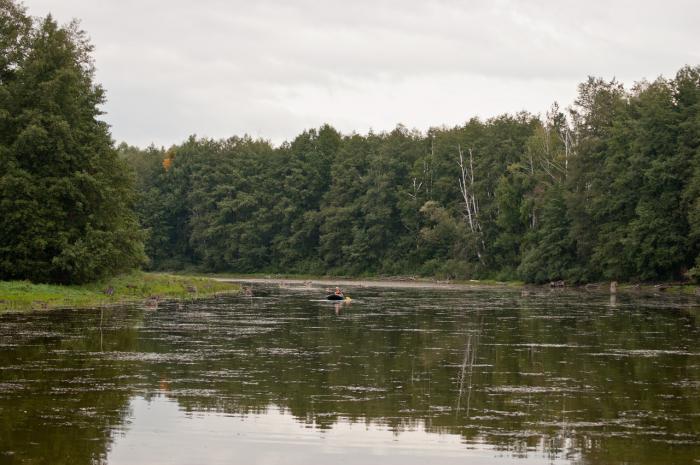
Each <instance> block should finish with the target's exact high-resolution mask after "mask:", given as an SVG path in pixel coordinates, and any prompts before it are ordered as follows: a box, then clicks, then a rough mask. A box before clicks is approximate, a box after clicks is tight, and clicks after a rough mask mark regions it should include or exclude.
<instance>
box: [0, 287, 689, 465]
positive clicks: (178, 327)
mask: <svg viewBox="0 0 700 465" xmlns="http://www.w3.org/2000/svg"><path fill="white" fill-rule="evenodd" d="M319 295H322V294H320V293H319V292H318V290H314V289H308V288H297V289H295V288H284V289H277V288H270V289H257V288H256V292H255V295H254V296H246V297H244V296H241V297H233V298H232V297H220V298H216V299H213V300H210V301H206V302H198V303H196V304H193V303H187V304H184V305H174V304H167V303H166V304H163V303H161V305H160V307H159V309H158V310H155V311H154V310H151V309H146V308H138V307H124V308H118V309H105V310H103V311H97V312H95V311H92V312H89V311H61V312H51V313H37V314H24V315H5V316H2V317H0V463H10V464H15V463H52V464H60V463H66V464H68V463H70V464H88V463H111V464H115V463H127V461H128V463H134V464H137V463H155V462H156V461H157V460H156V458H157V457H161V458H162V457H164V456H163V455H162V454H166V453H169V451H171V450H173V449H174V448H175V446H176V445H177V444H181V441H189V439H184V438H183V437H184V436H192V438H193V439H192V440H193V441H195V438H196V441H195V442H193V446H192V447H194V446H195V445H202V446H207V447H208V448H209V449H208V451H209V452H208V453H209V454H214V456H215V457H218V458H225V457H228V456H229V455H227V454H228V451H230V450H231V449H232V448H234V449H235V450H237V451H238V450H240V451H241V453H243V452H242V451H244V450H245V451H246V452H245V453H246V454H249V456H248V458H247V460H244V461H243V462H245V463H255V462H256V461H262V460H263V459H265V457H263V455H255V454H256V452H255V451H256V450H257V451H258V453H260V450H262V449H261V448H260V447H257V449H256V448H255V447H253V444H258V445H259V444H260V442H261V441H262V443H267V442H270V441H272V443H274V444H275V446H274V447H265V448H263V449H264V450H265V451H268V452H270V453H272V454H274V451H275V450H276V449H277V448H278V445H277V444H278V443H279V444H286V446H284V447H282V448H281V449H280V451H282V452H281V453H282V454H283V455H281V457H282V458H285V457H286V458H288V460H287V461H286V462H285V461H284V460H283V461H282V463H299V462H304V463H314V461H317V462H319V463H320V461H321V460H323V461H324V462H327V461H328V456H327V455H325V454H326V452H324V451H326V450H331V451H333V452H332V453H334V454H343V455H342V460H344V461H346V462H348V463H358V462H362V463H367V462H368V461H369V462H373V461H376V460H374V459H371V457H373V456H374V455H377V454H379V455H381V454H387V455H392V456H393V455H397V454H398V455H400V454H401V451H402V450H404V449H405V447H406V446H407V445H410V444H413V445H414V446H415V447H417V448H418V449H420V451H419V452H416V450H413V449H411V454H417V456H420V457H422V458H423V460H422V461H421V463H425V462H427V461H433V462H436V463H437V462H439V463H449V460H451V459H449V458H450V457H452V458H454V459H455V461H457V460H460V461H464V460H466V459H469V461H470V463H488V464H496V463H505V462H506V461H507V460H513V461H514V463H523V464H525V463H528V462H529V461H532V462H533V463H543V462H546V463H549V462H561V463H570V464H591V465H593V464H622V463H639V464H657V463H658V464H662V463H663V464H674V463H676V464H687V463H693V460H695V458H697V457H700V433H699V432H700V390H699V389H698V388H700V338H699V337H698V336H700V331H699V330H698V327H697V323H696V320H695V317H694V315H695V312H696V311H695V310H693V309H692V308H690V304H689V303H687V302H683V301H671V300H641V299H639V300H633V301H630V300H629V297H625V296H623V295H618V296H617V298H616V301H615V303H614V305H615V307H612V306H611V302H610V300H609V296H608V295H586V294H567V293H556V294H553V295H532V294H527V295H521V294H520V292H512V291H508V290H500V291H495V290H492V289H489V290H469V291H444V290H440V291H436V290H421V289H413V290H400V291H392V290H389V289H356V290H354V292H353V297H356V299H357V300H355V301H353V302H352V305H346V304H341V305H340V306H336V305H335V304H333V303H329V302H323V301H319V300H318V296H319ZM234 420H235V421H234ZM234 431H235V432H236V433H235V434H236V435H239V434H240V435H242V438H239V436H235V438H234V436H233V432H234ZM166 433H167V434H166ZM266 435H267V436H266ZM251 438H253V439H254V440H253V439H251ZM295 438H297V439H299V438H301V439H299V441H301V442H299V441H297V439H295ZM329 438H336V439H337V443H333V441H331V440H330V439H329ZM168 441H172V442H170V443H168ZM232 441H233V442H232ZM256 441H257V442H256ZM266 441H267V442H266ZM275 441H277V442H275ZM166 443H168V444H170V445H166ZM232 444H235V447H233V446H232ZM298 444H306V445H313V447H300V446H299V445H298ZM329 445H330V446H329ZM280 447H281V446H280ZM329 447H330V449H328V448H329ZM406 450H408V449H406ZM159 451H160V453H161V454H160V455H159V454H156V455H155V456H153V455H150V454H151V453H157V452H159ZM329 453H331V452H329ZM295 454H296V455H295ZM298 454H306V455H303V457H302V456H301V455H298ZM154 457H155V458H154ZM324 457H325V458H324ZM176 458H178V460H179V459H182V460H180V461H179V462H177V460H175V459H173V460H161V462H164V463H166V462H167V463H203V461H202V460H194V459H193V460H192V461H189V462H188V461H187V460H186V458H185V457H184V456H180V455H178V456H176ZM206 458H207V461H208V460H209V459H212V460H213V457H212V456H211V455H207V456H206ZM268 458H269V457H268ZM296 458H299V460H298V461H295V460H296ZM403 459H405V460H402V461H401V462H402V463H408V462H407V460H408V459H406V457H403ZM383 461H385V460H383Z"/></svg>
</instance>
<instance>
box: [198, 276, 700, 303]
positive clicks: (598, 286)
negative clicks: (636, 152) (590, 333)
mask: <svg viewBox="0 0 700 465" xmlns="http://www.w3.org/2000/svg"><path fill="white" fill-rule="evenodd" d="M202 276H206V277H209V278H210V279H214V280H217V281H219V282H233V283H249V284H270V285H275V284H276V285H280V286H285V285H291V286H299V287H318V286H324V287H334V286H343V285H344V286H351V287H360V288H361V287H379V288H398V289H401V288H404V289H446V290H459V289H488V288H509V289H513V290H520V291H521V292H522V293H530V292H543V291H552V292H586V293H589V294H605V295H644V296H653V297H663V296H685V297H696V298H699V299H700V285H697V284H689V283H685V284H679V283H662V284H630V283H619V284H618V286H617V290H616V292H611V291H610V283H588V284H580V285H572V286H566V285H564V286H562V287H554V286H551V285H550V284H526V283H522V282H513V281H490V280H483V281H482V280H470V281H459V280H457V281H439V280H430V279H429V278H416V279H412V278H403V279H402V278H401V277H397V278H398V279H397V278H346V277H342V278H341V277H338V278H329V277H309V278H303V277H290V278H286V277H278V276H267V277H260V276H221V275H215V274H214V275H202Z"/></svg>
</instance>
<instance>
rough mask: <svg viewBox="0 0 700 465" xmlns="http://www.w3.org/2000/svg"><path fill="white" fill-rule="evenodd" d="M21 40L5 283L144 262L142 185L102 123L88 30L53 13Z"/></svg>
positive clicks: (7, 184) (10, 94)
mask: <svg viewBox="0 0 700 465" xmlns="http://www.w3.org/2000/svg"><path fill="white" fill-rule="evenodd" d="M8 5H9V7H8ZM12 6H13V4H12V3H10V4H7V3H3V9H2V11H3V13H2V14H3V15H7V11H10V10H11V7H12ZM19 23H22V21H19ZM18 40H19V42H24V41H26V43H27V50H26V52H25V53H24V54H20V56H19V58H18V59H17V62H16V65H13V66H11V67H10V68H12V75H13V76H12V79H4V80H3V81H2V96H3V97H2V107H3V115H4V117H3V123H4V124H3V126H2V136H1V137H2V148H1V149H0V167H2V168H3V169H2V170H1V171H0V173H1V174H0V278H2V279H31V280H34V281H42V282H48V281H50V282H61V283H77V282H86V281H89V280H94V279H99V278H101V277H103V276H106V275H109V274H112V273H116V272H120V271H124V270H127V269H130V268H132V267H134V266H137V265H139V264H140V263H142V261H143V260H144V259H145V255H144V252H143V234H142V232H141V230H140V228H139V225H138V220H137V217H136V215H135V214H134V212H133V210H132V205H133V202H134V190H133V180H132V178H131V175H130V171H129V170H128V168H127V167H126V165H125V164H124V163H123V162H121V161H120V160H119V159H118V157H117V154H116V152H115V150H114V148H113V146H112V141H111V138H110V134H109V130H108V127H107V125H106V124H105V123H104V122H102V121H100V120H99V119H98V117H99V115H100V114H101V113H100V110H99V105H101V104H102V103H104V92H103V90H102V88H101V87H100V86H99V85H96V84H94V83H93V75H94V67H93V63H92V60H91V57H90V53H91V52H92V47H91V46H90V44H89V42H88V40H87V38H86V36H85V33H84V32H83V31H81V30H80V29H79V28H78V25H77V23H75V22H74V23H71V24H70V25H68V26H65V27H59V26H58V25H57V24H56V22H55V21H54V20H53V19H52V18H51V16H48V17H47V18H46V19H44V20H41V21H39V22H38V23H37V24H35V25H34V26H33V27H32V28H31V30H30V31H29V32H28V36H27V37H23V38H21V39H18ZM6 72H7V70H6Z"/></svg>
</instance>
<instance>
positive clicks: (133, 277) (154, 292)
mask: <svg viewBox="0 0 700 465" xmlns="http://www.w3.org/2000/svg"><path fill="white" fill-rule="evenodd" d="M240 292H241V286H240V284H237V283H231V282H228V283H227V282H221V281H218V280H216V279H212V278H210V277H202V276H182V275H173V274H166V273H144V272H133V273H129V274H124V275H119V276H115V277H113V278H110V279H106V280H104V281H100V282H97V283H89V284H82V285H60V284H35V283H31V282H29V281H0V314H2V313H10V312H27V311H36V310H56V309H62V308H104V307H112V306H117V305H125V304H133V303H139V302H141V303H143V304H144V305H146V306H147V307H151V308H154V307H157V306H158V304H159V303H160V302H166V301H176V300H184V299H189V300H194V299H200V298H205V297H211V296H214V295H217V294H223V293H227V294H240Z"/></svg>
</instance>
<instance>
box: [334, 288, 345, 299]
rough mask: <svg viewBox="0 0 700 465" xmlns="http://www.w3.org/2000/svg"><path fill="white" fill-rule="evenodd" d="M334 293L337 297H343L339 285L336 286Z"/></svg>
mask: <svg viewBox="0 0 700 465" xmlns="http://www.w3.org/2000/svg"><path fill="white" fill-rule="evenodd" d="M335 295H337V296H338V297H343V291H341V290H340V288H339V287H336V288H335Z"/></svg>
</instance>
